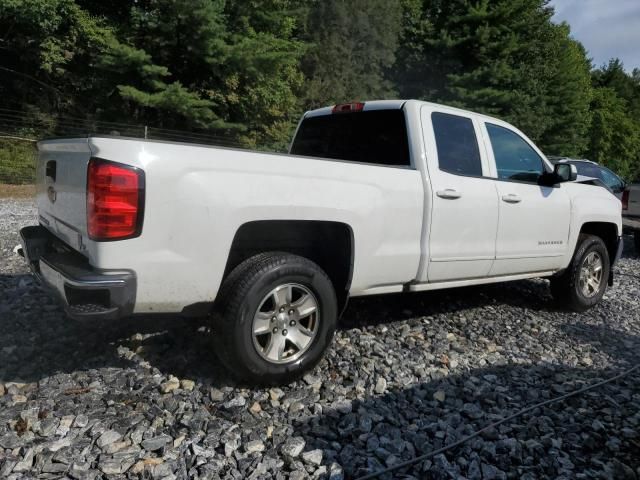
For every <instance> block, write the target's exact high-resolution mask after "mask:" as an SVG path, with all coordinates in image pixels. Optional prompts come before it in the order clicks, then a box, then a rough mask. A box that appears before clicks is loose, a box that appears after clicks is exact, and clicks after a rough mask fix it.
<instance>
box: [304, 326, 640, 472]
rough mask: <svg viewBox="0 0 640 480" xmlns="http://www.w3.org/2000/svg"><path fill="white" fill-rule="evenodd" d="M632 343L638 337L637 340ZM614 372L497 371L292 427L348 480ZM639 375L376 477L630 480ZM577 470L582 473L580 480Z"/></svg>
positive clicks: (639, 459) (639, 420) (374, 400)
mask: <svg viewBox="0 0 640 480" xmlns="http://www.w3.org/2000/svg"><path fill="white" fill-rule="evenodd" d="M634 341H635V342H636V345H638V344H639V343H638V339H637V338H636V339H635V340H634ZM617 373H620V370H615V371H614V370H594V369H582V368H568V367H561V366H555V365H544V364H543V365H523V366H515V365H509V366H501V367H495V368H486V369H477V370H472V371H470V372H468V373H467V374H463V375H452V376H448V377H445V378H443V379H440V380H433V381H430V382H427V383H423V384H420V385H416V386H413V387H410V388H407V389H403V390H397V391H390V392H388V393H386V394H384V395H381V396H374V397H370V398H366V399H364V400H353V401H346V402H345V401H342V404H341V405H340V406H338V407H337V408H336V409H332V410H331V411H326V410H325V412H324V413H323V414H322V415H320V416H317V417H313V418H309V419H306V420H303V421H301V422H299V423H298V424H297V425H296V424H294V425H296V431H295V433H294V436H299V437H302V438H303V439H304V440H305V448H304V450H305V452H304V453H303V454H302V455H303V458H304V456H305V455H307V456H309V455H312V454H315V455H316V456H319V455H318V453H319V452H318V450H319V451H321V452H322V457H323V463H325V464H327V465H330V464H331V463H332V462H334V461H335V462H337V463H339V464H340V465H342V467H343V469H344V473H345V476H346V478H357V477H359V476H362V475H365V474H368V473H372V472H375V471H379V470H381V469H383V468H385V467H387V466H391V465H394V464H396V463H399V462H401V461H405V460H408V459H411V458H415V457H416V456H419V455H423V454H426V453H429V452H431V451H434V450H437V449H439V448H441V447H443V446H445V445H449V444H451V443H453V442H456V441H457V440H460V439H461V438H463V437H465V436H467V435H469V434H471V433H473V432H475V431H477V430H480V429H481V428H483V427H485V426H487V425H490V424H492V423H494V422H496V421H498V420H500V419H502V418H504V417H506V416H509V415H511V414H514V413H516V412H517V411H519V410H521V409H523V408H526V407H529V406H531V405H534V404H537V403H539V402H542V401H545V400H548V399H551V398H555V397H558V396H561V395H563V394H565V393H569V392H571V391H574V390H578V389H580V388H582V387H585V386H587V385H590V384H593V383H596V382H598V381H601V380H603V379H605V378H608V377H610V376H614V375H615V374H617ZM639 398H640V373H639V372H638V371H636V372H634V373H633V374H632V375H630V376H628V377H626V378H623V379H620V380H618V381H616V382H615V383H612V384H608V385H606V386H603V387H601V388H599V389H595V390H592V391H589V392H586V393H584V394H582V395H579V396H576V397H572V398H569V399H567V400H565V401H563V402H560V403H556V404H552V405H549V406H547V407H543V408H538V409H536V410H534V411H532V412H529V413H528V414H525V415H524V416H522V417H518V418H515V419H513V420H511V421H509V422H507V423H505V424H502V425H501V426H499V427H498V428H497V429H491V430H489V431H488V432H486V433H484V434H482V435H481V436H480V437H478V438H475V439H472V440H470V441H469V442H468V443H465V444H463V445H461V446H459V447H457V448H454V449H452V450H450V451H448V452H446V453H445V454H440V455H438V456H436V457H434V458H431V459H430V460H426V461H423V462H420V463H417V464H416V465H415V466H414V467H411V468H405V469H403V470H399V471H396V472H394V473H393V475H391V474H387V475H384V476H381V477H380V478H382V479H389V478H405V479H407V478H430V479H442V480H444V479H458V478H467V479H474V480H478V479H506V478H514V479H515V478H517V479H537V478H567V479H568V478H611V479H636V478H637V477H636V471H637V473H638V474H640V441H639V439H640V432H639V431H638V427H639V426H640V416H639V415H638V408H639V403H638V402H639ZM578 473H582V474H585V475H586V476H577V474H578Z"/></svg>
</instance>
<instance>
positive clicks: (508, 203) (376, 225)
mask: <svg viewBox="0 0 640 480" xmlns="http://www.w3.org/2000/svg"><path fill="white" fill-rule="evenodd" d="M38 148H39V164H38V169H37V177H38V188H37V203H38V209H39V223H40V225H38V226H32V227H27V228H25V229H23V230H22V232H21V233H22V237H23V245H24V248H23V254H24V256H25V257H26V258H27V260H28V262H29V263H30V265H31V268H32V269H33V271H34V272H35V274H36V275H37V276H38V277H39V278H40V279H41V280H42V281H43V282H44V283H45V284H47V285H49V286H51V287H53V290H54V291H55V292H57V294H58V295H59V296H60V297H61V298H62V301H63V302H64V304H65V306H66V310H67V312H68V314H69V315H70V316H71V317H75V318H85V317H86V318H95V317H102V318H109V319H116V318H118V317H122V316H128V315H132V314H149V313H153V312H162V313H168V312H171V313H182V314H187V315H201V314H203V315H204V314H209V313H212V312H213V315H212V318H213V319H214V335H213V339H214V342H215V345H216V347H215V348H216V351H217V353H218V354H219V356H220V358H221V359H222V360H223V362H224V363H225V364H226V365H227V366H228V367H229V369H231V370H232V371H233V372H235V374H237V375H238V376H240V377H243V378H245V379H248V380H252V381H259V382H263V383H279V382H286V381H288V380H289V379H291V378H294V377H296V376H297V375H299V374H300V373H301V372H303V371H304V370H306V369H308V368H310V367H311V366H313V365H314V364H315V363H316V362H318V360H319V359H320V358H321V356H322V354H323V352H324V351H325V350H326V348H327V347H328V346H329V344H330V343H331V340H332V337H333V332H334V329H335V327H336V322H337V319H338V317H339V314H340V312H341V311H342V309H343V308H344V306H345V304H346V302H347V299H348V297H349V296H352V297H355V296H362V295H374V294H383V293H392V292H420V291H424V290H434V289H441V288H449V287H460V286H466V285H477V284H485V283H493V282H503V281H510V280H520V279H525V278H532V277H545V278H550V279H551V287H552V293H553V295H554V296H555V297H556V298H557V299H559V300H561V301H563V302H564V304H565V305H567V306H568V307H570V308H573V309H575V310H585V309H587V308H589V307H591V306H593V305H594V304H596V303H597V302H598V301H599V300H600V299H601V298H602V296H603V293H604V291H605V288H606V286H607V283H609V284H611V282H612V281H613V275H612V268H611V267H612V265H613V264H614V262H615V261H616V260H617V258H618V257H619V255H620V252H621V248H622V243H621V240H620V239H621V232H622V225H621V203H620V201H619V200H618V199H616V198H615V197H614V196H613V195H612V194H611V193H609V192H608V191H607V190H605V189H603V188H597V187H593V186H589V185H582V184H580V183H575V182H572V180H575V176H576V171H575V167H573V166H571V165H557V166H556V167H555V169H554V168H553V167H552V166H551V164H550V163H549V162H548V161H547V159H546V158H545V156H544V155H543V154H542V153H541V152H540V150H538V148H536V146H535V145H534V144H533V143H532V142H531V141H530V140H529V139H528V138H527V137H526V136H525V135H524V134H523V133H522V132H520V131H518V130H517V129H516V128H514V127H513V126H511V125H509V124H507V123H505V122H503V121H500V120H497V119H495V118H490V117H486V116H483V115H479V114H475V113H472V112H468V111H463V110H458V109H454V108H449V107H445V106H442V105H436V104H431V103H426V102H422V101H416V100H408V101H373V102H367V103H351V104H344V105H336V106H333V107H327V108H321V109H318V110H314V111H310V112H307V113H306V114H305V115H304V117H303V118H302V120H301V122H300V124H299V126H298V129H297V131H296V134H295V137H294V140H293V142H292V144H291V149H290V152H289V154H288V155H285V154H283V155H275V154H268V153H259V152H253V151H245V150H238V149H228V148H216V147H208V146H198V145H186V144H181V143H173V142H160V141H145V140H140V139H128V138H119V137H102V136H97V137H93V136H90V137H89V138H74V139H54V140H46V141H41V142H39V144H38Z"/></svg>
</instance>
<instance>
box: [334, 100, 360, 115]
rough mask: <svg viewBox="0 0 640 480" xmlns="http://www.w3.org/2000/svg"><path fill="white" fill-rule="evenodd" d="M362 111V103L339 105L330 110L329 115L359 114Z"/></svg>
mask: <svg viewBox="0 0 640 480" xmlns="http://www.w3.org/2000/svg"><path fill="white" fill-rule="evenodd" d="M363 109H364V103H363V102H353V103H341V104H340V105H336V106H335V107H333V109H331V113H350V112H361V111H362V110H363Z"/></svg>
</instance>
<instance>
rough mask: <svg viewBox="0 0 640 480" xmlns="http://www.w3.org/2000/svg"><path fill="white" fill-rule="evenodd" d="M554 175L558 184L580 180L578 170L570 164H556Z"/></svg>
mask: <svg viewBox="0 0 640 480" xmlns="http://www.w3.org/2000/svg"><path fill="white" fill-rule="evenodd" d="M553 173H554V174H555V176H556V179H557V181H558V182H573V181H574V180H575V179H576V178H578V169H577V168H576V166H575V165H571V164H570V163H556V165H555V167H554V168H553Z"/></svg>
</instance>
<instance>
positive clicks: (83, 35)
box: [0, 0, 111, 113]
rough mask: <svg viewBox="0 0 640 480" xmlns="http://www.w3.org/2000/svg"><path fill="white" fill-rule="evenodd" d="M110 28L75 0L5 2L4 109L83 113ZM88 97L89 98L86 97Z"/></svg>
mask: <svg viewBox="0 0 640 480" xmlns="http://www.w3.org/2000/svg"><path fill="white" fill-rule="evenodd" d="M109 38H111V30H110V29H109V28H108V26H106V25H104V24H103V23H102V22H100V21H98V20H97V19H96V18H94V17H92V16H90V15H89V14H87V12H86V11H84V10H82V9H81V8H80V7H79V6H78V5H77V4H76V3H75V2H73V0H2V2H0V98H2V99H3V105H4V106H5V108H7V107H8V108H13V109H19V110H32V111H36V112H44V113H50V112H71V113H78V112H82V111H84V110H85V108H86V102H89V103H91V98H92V97H90V96H87V95H84V94H85V93H86V92H89V91H92V89H93V87H94V86H95V85H96V83H98V81H99V75H97V73H96V71H95V70H94V69H93V68H92V67H93V63H94V61H95V59H96V58H97V57H99V55H100V54H101V53H102V52H104V50H105V48H106V44H107V42H108V39H109ZM83 97H84V98H83Z"/></svg>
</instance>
